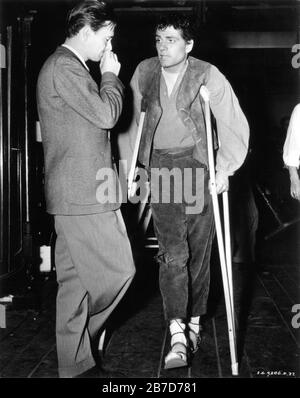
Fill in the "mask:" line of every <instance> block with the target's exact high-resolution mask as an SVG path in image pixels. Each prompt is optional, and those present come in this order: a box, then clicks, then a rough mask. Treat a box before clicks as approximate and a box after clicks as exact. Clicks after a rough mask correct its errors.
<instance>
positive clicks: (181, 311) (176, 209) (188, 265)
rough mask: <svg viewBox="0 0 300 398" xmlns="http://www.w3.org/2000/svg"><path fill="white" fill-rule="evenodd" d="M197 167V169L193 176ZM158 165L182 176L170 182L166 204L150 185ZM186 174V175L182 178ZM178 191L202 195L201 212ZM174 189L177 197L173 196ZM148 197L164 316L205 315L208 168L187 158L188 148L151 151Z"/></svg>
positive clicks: (163, 192)
mask: <svg viewBox="0 0 300 398" xmlns="http://www.w3.org/2000/svg"><path fill="white" fill-rule="evenodd" d="M197 168H198V169H201V170H199V174H198V175H197V174H196V170H197ZM163 169H165V170H169V171H172V170H173V171H174V170H175V169H177V171H180V174H179V175H180V176H181V178H182V180H181V181H182V186H181V185H180V188H179V191H178V189H177V188H176V186H175V185H176V179H171V180H170V185H169V186H170V193H171V195H170V201H169V203H164V200H161V199H162V198H163V195H165V196H166V189H165V187H164V186H163V184H159V186H157V187H155V186H154V185H156V184H157V182H158V179H157V178H156V179H155V180H154V177H155V173H157V172H159V171H162V170H163ZM187 171H190V172H191V174H188V173H187ZM200 171H201V172H200ZM185 173H186V174H185ZM189 175H190V176H192V177H190V178H188V176H189ZM197 184H198V188H199V189H198V188H197ZM169 186H168V187H167V188H169ZM184 190H185V192H188V190H193V191H194V193H197V192H198V196H201V195H203V206H202V211H195V213H194V214H189V213H188V211H187V207H188V206H187V203H186V200H185V196H184V194H183V191H184ZM180 191H181V192H180ZM200 191H201V192H200ZM180 193H182V195H181V197H182V201H180V200H179V199H180ZM176 194H177V200H175V198H176ZM151 201H152V203H151V209H152V216H153V224H154V231H155V235H156V237H157V240H158V244H159V252H158V255H157V260H158V263H159V285H160V291H161V294H162V298H163V306H164V313H165V318H166V320H168V321H169V320H171V319H176V318H181V319H186V318H189V317H191V316H199V315H203V314H205V313H206V309H207V298H208V293H209V284H210V254H211V246H212V240H213V236H214V220H213V209H212V201H211V196H210V194H209V191H208V172H207V170H204V168H203V165H201V164H200V163H199V162H198V161H197V160H195V159H194V158H193V148H190V149H187V150H179V151H178V153H169V152H168V150H154V151H153V155H152V159H151ZM154 202H156V203H154ZM199 207H200V206H199Z"/></svg>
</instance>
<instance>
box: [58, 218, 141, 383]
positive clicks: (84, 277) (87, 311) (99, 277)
mask: <svg viewBox="0 0 300 398" xmlns="http://www.w3.org/2000/svg"><path fill="white" fill-rule="evenodd" d="M55 229H56V233H57V240H56V247H55V264H56V273H57V282H58V293H57V299H56V344H57V355H58V371H59V376H60V377H74V376H76V375H78V374H80V373H82V372H85V371H86V370H88V369H89V368H91V367H93V366H94V365H95V360H94V358H93V355H92V349H91V340H93V339H94V338H95V337H96V335H97V333H98V331H99V329H100V328H101V327H102V326H103V324H104V322H105V321H106V319H107V318H108V317H109V315H110V314H111V312H112V311H113V309H114V308H115V307H116V305H117V304H118V303H119V301H120V300H121V298H122V297H123V296H124V294H125V292H126V290H127V289H128V287H129V285H130V283H131V281H132V278H133V276H134V273H135V267H134V263H133V258H132V252H131V247H130V243H129V240H128V236H127V232H126V227H125V224H124V221H123V218H122V215H121V212H120V210H117V211H110V212H107V213H101V214H92V215H80V216H73V215H72V216H58V215H57V216H55Z"/></svg>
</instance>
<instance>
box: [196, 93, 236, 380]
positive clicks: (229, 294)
mask: <svg viewBox="0 0 300 398" xmlns="http://www.w3.org/2000/svg"><path fill="white" fill-rule="evenodd" d="M200 94H201V96H202V98H203V100H204V103H205V125H206V134H207V148H208V165H209V178H210V187H211V195H212V203H213V211H214V218H215V225H216V234H217V241H218V248H219V256H220V263H221V271H222V280H223V288H224V296H225V305H226V315H227V325H228V335H229V347H230V356H231V371H232V374H233V375H234V376H237V375H238V362H237V349H236V334H235V321H234V302H233V287H232V264H231V248H230V228H229V206H228V192H224V193H223V194H222V199H223V218H224V233H225V246H224V239H223V232H222V226H221V219H220V209H219V202H218V195H217V191H216V176H215V166H214V153H213V141H212V128H211V118H210V106H209V91H208V89H207V88H206V87H205V86H202V87H201V89H200Z"/></svg>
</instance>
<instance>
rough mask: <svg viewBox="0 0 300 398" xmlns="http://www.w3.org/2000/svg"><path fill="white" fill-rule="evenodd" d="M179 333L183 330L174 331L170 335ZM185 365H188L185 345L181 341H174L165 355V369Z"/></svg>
mask: <svg viewBox="0 0 300 398" xmlns="http://www.w3.org/2000/svg"><path fill="white" fill-rule="evenodd" d="M179 333H183V334H184V332H177V333H174V334H173V335H172V337H173V336H175V335H176V334H179ZM187 365H188V353H187V345H186V344H184V343H183V342H181V341H175V342H174V343H173V344H172V346H171V350H170V351H169V353H168V354H167V356H166V357H165V369H174V368H181V367H184V366H187Z"/></svg>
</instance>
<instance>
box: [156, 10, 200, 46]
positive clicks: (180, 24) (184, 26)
mask: <svg viewBox="0 0 300 398" xmlns="http://www.w3.org/2000/svg"><path fill="white" fill-rule="evenodd" d="M170 26H173V28H174V29H176V30H179V31H180V32H181V35H182V37H183V39H184V40H185V41H190V40H193V39H194V37H195V25H194V23H193V21H192V19H191V18H189V17H188V16H187V15H185V14H167V15H163V16H161V17H160V18H159V20H158V21H157V23H156V26H155V30H156V31H157V30H165V29H166V28H168V27H170Z"/></svg>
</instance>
